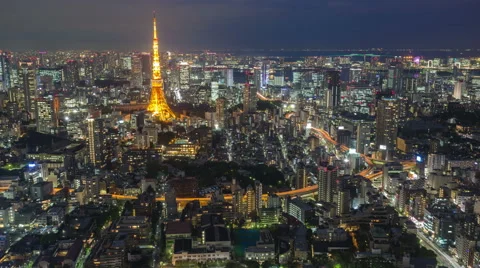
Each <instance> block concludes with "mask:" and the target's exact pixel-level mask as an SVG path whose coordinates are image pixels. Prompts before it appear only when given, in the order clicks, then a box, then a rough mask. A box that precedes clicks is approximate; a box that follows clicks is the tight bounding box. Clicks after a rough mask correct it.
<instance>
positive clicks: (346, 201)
mask: <svg viewBox="0 0 480 268" xmlns="http://www.w3.org/2000/svg"><path fill="white" fill-rule="evenodd" d="M336 203H337V216H341V215H342V214H347V213H349V212H350V190H349V189H344V188H340V189H338V191H337V200H336Z"/></svg>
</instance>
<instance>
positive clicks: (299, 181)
mask: <svg viewBox="0 0 480 268" xmlns="http://www.w3.org/2000/svg"><path fill="white" fill-rule="evenodd" d="M305 187H307V170H306V169H305V165H304V164H303V163H300V164H299V166H298V168H297V174H296V178H295V188H296V189H302V188H305Z"/></svg>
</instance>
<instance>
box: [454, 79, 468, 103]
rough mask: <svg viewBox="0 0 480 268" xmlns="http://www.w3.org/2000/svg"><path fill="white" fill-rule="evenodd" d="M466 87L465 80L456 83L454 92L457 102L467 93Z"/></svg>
mask: <svg viewBox="0 0 480 268" xmlns="http://www.w3.org/2000/svg"><path fill="white" fill-rule="evenodd" d="M465 90H466V85H465V82H464V81H463V80H458V81H457V82H455V88H454V90H453V97H454V98H455V99H457V100H459V99H461V98H462V96H463V94H464V93H465Z"/></svg>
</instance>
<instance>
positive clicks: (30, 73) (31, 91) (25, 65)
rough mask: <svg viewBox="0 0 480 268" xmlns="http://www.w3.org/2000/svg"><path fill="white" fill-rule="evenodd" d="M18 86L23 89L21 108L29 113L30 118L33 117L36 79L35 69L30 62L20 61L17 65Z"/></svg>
mask: <svg viewBox="0 0 480 268" xmlns="http://www.w3.org/2000/svg"><path fill="white" fill-rule="evenodd" d="M18 72H19V80H20V81H19V84H20V85H21V88H22V89H23V108H24V110H25V111H27V112H28V113H30V117H33V116H34V115H35V103H34V101H35V99H36V98H37V79H36V74H37V71H36V67H35V64H34V63H33V62H32V61H21V62H20V63H19V68H18Z"/></svg>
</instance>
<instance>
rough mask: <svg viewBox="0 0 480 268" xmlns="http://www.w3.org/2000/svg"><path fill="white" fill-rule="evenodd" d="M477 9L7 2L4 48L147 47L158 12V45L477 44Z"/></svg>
mask: <svg viewBox="0 0 480 268" xmlns="http://www.w3.org/2000/svg"><path fill="white" fill-rule="evenodd" d="M113 4H115V5H113ZM477 7H479V3H476V2H475V1H469V0H461V1H455V3H453V2H452V1H447V0H441V1H435V2H433V1H430V0H424V1H417V2H412V1H402V2H400V1H395V2H388V3H385V2H384V1H378V0H368V1H363V2H362V3H357V2H354V1H304V2H303V3H302V5H299V4H298V3H296V2H293V1H283V0H278V1H261V2H260V3H257V2H253V1H250V0H248V1H233V0H232V1H218V0H209V1H189V0H185V1H175V2H172V1H149V0H148V1H141V2H139V3H135V5H132V4H131V2H129V1H125V0H121V1H115V2H113V1H110V0H107V1H102V2H93V1H91V0H87V1H82V2H81V3H80V2H78V3H68V4H66V3H63V2H62V1H57V0H53V1H49V2H46V3H44V2H42V3H38V2H33V1H25V2H21V3H15V4H13V2H9V3H5V4H4V8H2V10H1V11H0V23H1V24H3V25H8V26H9V27H5V28H4V29H3V37H4V38H2V41H1V42H0V47H1V48H2V49H9V50H26V49H37V50H43V49H45V50H64V49H92V50H101V49H119V50H144V51H149V49H148V47H147V46H146V42H145V40H148V38H149V36H150V34H149V32H148V29H145V28H144V27H142V25H145V23H148V18H149V17H150V16H149V15H150V14H151V12H152V10H156V11H157V14H158V20H159V29H158V30H159V40H160V47H162V48H165V49H168V50H174V49H179V50H197V49H198V50H201V49H248V48H252V49H263V48H269V49H281V48H285V49H305V48H351V47H362V48H365V47H385V48H394V47H395V48H397V47H413V48H427V47H452V48H475V47H477V46H478V44H479V41H480V40H479V38H478V37H476V36H479V35H478V33H479V30H478V29H477V28H476V27H475V23H474V21H473V18H474V11H475V10H476V8H477ZM20 12H21V13H20ZM18 14H22V15H21V16H18ZM315 26H316V27H315ZM438 44H442V45H441V46H439V45H438Z"/></svg>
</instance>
